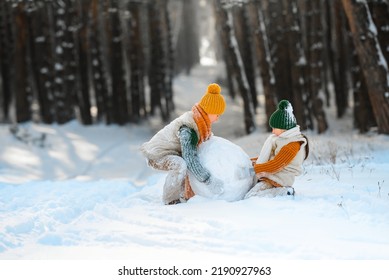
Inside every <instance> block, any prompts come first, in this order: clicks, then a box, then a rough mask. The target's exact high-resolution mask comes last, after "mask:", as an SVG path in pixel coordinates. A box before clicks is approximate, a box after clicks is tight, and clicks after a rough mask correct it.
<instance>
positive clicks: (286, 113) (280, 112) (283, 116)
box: [269, 100, 297, 130]
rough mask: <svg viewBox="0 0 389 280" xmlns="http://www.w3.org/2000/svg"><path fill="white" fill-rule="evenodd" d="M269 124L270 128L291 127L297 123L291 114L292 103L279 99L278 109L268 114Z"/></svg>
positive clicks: (286, 128)
mask: <svg viewBox="0 0 389 280" xmlns="http://www.w3.org/2000/svg"><path fill="white" fill-rule="evenodd" d="M269 125H270V127H272V128H279V129H285V130H288V129H291V128H293V127H295V126H296V125H297V122H296V117H295V116H294V114H293V107H292V104H290V102H289V101H288V100H281V101H280V103H278V109H277V110H276V111H275V112H274V113H273V114H272V115H271V116H270V119H269Z"/></svg>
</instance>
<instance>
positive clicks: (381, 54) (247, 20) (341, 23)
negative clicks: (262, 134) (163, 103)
mask: <svg viewBox="0 0 389 280" xmlns="http://www.w3.org/2000/svg"><path fill="white" fill-rule="evenodd" d="M213 3H214V8H215V17H216V24H217V27H218V31H219V34H220V43H221V46H222V50H223V59H224V61H225V64H226V69H227V71H226V72H227V76H228V79H227V81H228V82H229V85H228V87H229V89H230V90H229V91H230V92H231V93H236V94H239V95H240V96H241V97H242V99H243V103H244V114H245V117H244V120H245V127H246V131H247V132H248V133H250V132H251V131H253V130H254V128H255V122H254V115H255V111H256V109H257V107H258V105H259V102H258V99H257V96H258V90H257V88H256V78H257V77H258V76H260V79H261V81H262V85H263V90H264V96H265V104H264V106H265V109H266V113H267V115H268V117H269V115H270V114H271V113H272V112H273V111H274V110H275V106H276V104H277V102H278V101H279V100H281V99H288V100H290V101H292V103H293V104H294V111H295V114H296V118H297V120H298V122H299V124H300V125H301V126H302V128H303V129H316V130H317V131H318V132H324V131H325V130H326V129H327V128H328V122H327V118H326V114H325V107H326V106H329V104H330V101H331V98H330V97H331V94H330V93H331V92H334V96H335V98H334V100H335V105H336V108H337V115H338V117H342V116H343V115H344V114H345V111H346V109H347V108H348V107H349V106H350V104H349V103H350V102H352V103H353V105H354V120H355V126H356V127H357V128H358V129H359V130H360V131H361V132H366V131H368V130H369V129H370V128H372V127H374V126H377V127H378V131H379V132H380V133H386V134H389V71H388V62H389V5H388V1H387V0H366V1H363V0H359V1H355V0H247V1H231V0H221V1H220V0H214V2H213ZM256 73H259V74H258V75H257V74H256ZM350 95H352V96H350Z"/></svg>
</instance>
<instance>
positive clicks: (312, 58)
mask: <svg viewBox="0 0 389 280" xmlns="http://www.w3.org/2000/svg"><path fill="white" fill-rule="evenodd" d="M320 1H321V0H307V1H306V8H307V10H306V15H307V36H308V38H307V46H308V69H309V77H310V79H309V84H310V92H311V102H312V112H313V115H314V117H315V119H316V121H317V130H318V132H319V133H323V132H324V131H326V130H327V128H328V124H327V120H326V116H325V112H324V108H323V107H324V103H323V100H322V98H321V97H320V93H324V92H323V88H322V79H321V78H322V65H323V62H322V49H323V41H322V39H323V38H322V36H321V34H322V33H321V32H322V26H321V15H320V11H319V7H320Z"/></svg>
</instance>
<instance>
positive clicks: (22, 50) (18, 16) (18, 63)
mask: <svg viewBox="0 0 389 280" xmlns="http://www.w3.org/2000/svg"><path fill="white" fill-rule="evenodd" d="M14 19H15V23H16V26H14V32H15V55H14V72H13V75H12V77H13V79H12V82H13V89H14V105H15V121H16V122H18V123H19V122H25V121H29V120H31V107H30V101H31V92H29V89H28V81H27V63H26V57H27V56H26V52H27V39H28V38H27V33H26V29H27V27H26V23H27V20H26V15H25V12H24V4H22V3H19V4H18V5H17V6H16V7H15V8H14Z"/></svg>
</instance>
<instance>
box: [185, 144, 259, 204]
mask: <svg viewBox="0 0 389 280" xmlns="http://www.w3.org/2000/svg"><path fill="white" fill-rule="evenodd" d="M198 155H199V158H200V162H201V164H202V165H203V166H204V167H205V168H207V169H208V170H209V172H210V173H211V175H212V176H214V177H216V178H218V179H220V180H221V181H222V182H223V183H224V192H223V193H222V194H220V195H215V194H213V193H211V192H210V191H209V190H208V186H207V185H206V184H204V183H201V182H199V181H198V180H197V179H196V178H195V176H194V175H193V174H192V173H191V172H189V181H190V184H191V186H192V189H193V192H194V193H195V194H196V195H200V196H203V197H207V198H212V199H222V200H226V201H236V200H240V199H242V198H243V197H244V195H245V194H246V193H247V191H248V190H249V189H250V187H251V186H252V183H253V179H254V174H253V171H250V169H251V168H252V165H251V160H250V158H249V156H248V155H247V154H246V153H245V152H244V151H243V149H242V148H241V147H239V146H238V145H236V144H234V143H232V142H230V141H228V140H226V139H224V138H221V137H217V136H212V137H211V138H210V139H209V140H208V141H206V142H204V143H202V144H201V145H200V146H199V150H198Z"/></svg>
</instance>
